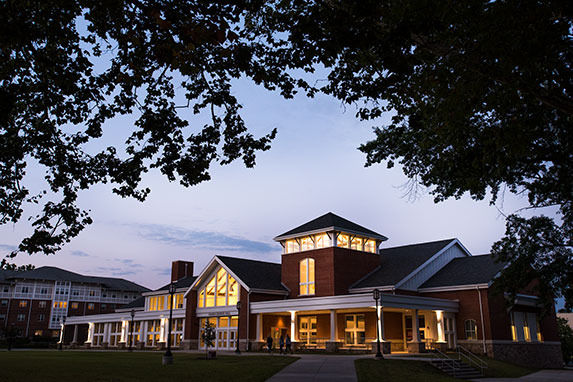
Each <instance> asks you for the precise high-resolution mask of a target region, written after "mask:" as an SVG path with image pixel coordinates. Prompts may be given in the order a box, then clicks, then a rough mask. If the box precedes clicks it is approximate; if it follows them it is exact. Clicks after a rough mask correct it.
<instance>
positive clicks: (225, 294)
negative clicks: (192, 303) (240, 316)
mask: <svg viewBox="0 0 573 382" xmlns="http://www.w3.org/2000/svg"><path fill="white" fill-rule="evenodd" d="M238 299H239V284H238V283H237V280H235V278H234V277H233V276H231V275H230V274H228V273H227V271H226V270H225V269H223V268H219V270H218V271H217V273H216V275H215V276H213V277H212V278H211V279H210V280H209V282H208V283H207V285H206V286H205V288H203V289H201V290H200V292H199V301H198V307H199V308H205V307H213V306H226V305H236V304H237V301H238Z"/></svg>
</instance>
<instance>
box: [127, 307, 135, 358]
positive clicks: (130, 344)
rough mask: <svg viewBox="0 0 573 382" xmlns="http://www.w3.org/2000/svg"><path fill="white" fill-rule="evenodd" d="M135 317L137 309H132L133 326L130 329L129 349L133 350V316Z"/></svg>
mask: <svg viewBox="0 0 573 382" xmlns="http://www.w3.org/2000/svg"><path fill="white" fill-rule="evenodd" d="M134 317H135V309H132V310H131V327H130V329H131V330H130V331H129V350H128V351H133V318H134Z"/></svg>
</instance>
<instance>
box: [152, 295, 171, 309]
mask: <svg viewBox="0 0 573 382" xmlns="http://www.w3.org/2000/svg"><path fill="white" fill-rule="evenodd" d="M163 309H168V308H166V307H165V296H154V297H150V298H149V310H150V311H153V310H163Z"/></svg>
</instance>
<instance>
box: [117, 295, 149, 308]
mask: <svg viewBox="0 0 573 382" xmlns="http://www.w3.org/2000/svg"><path fill="white" fill-rule="evenodd" d="M131 309H135V310H141V309H145V296H141V297H138V298H136V299H135V300H133V301H132V302H130V303H129V304H125V305H122V306H121V308H117V309H116V310H115V311H116V312H123V311H127V310H131Z"/></svg>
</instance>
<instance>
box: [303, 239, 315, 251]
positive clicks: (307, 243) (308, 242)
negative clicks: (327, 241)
mask: <svg viewBox="0 0 573 382" xmlns="http://www.w3.org/2000/svg"><path fill="white" fill-rule="evenodd" d="M300 247H301V251H308V250H311V249H314V241H313V240H312V238H311V237H310V236H307V237H303V238H302V239H300Z"/></svg>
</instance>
